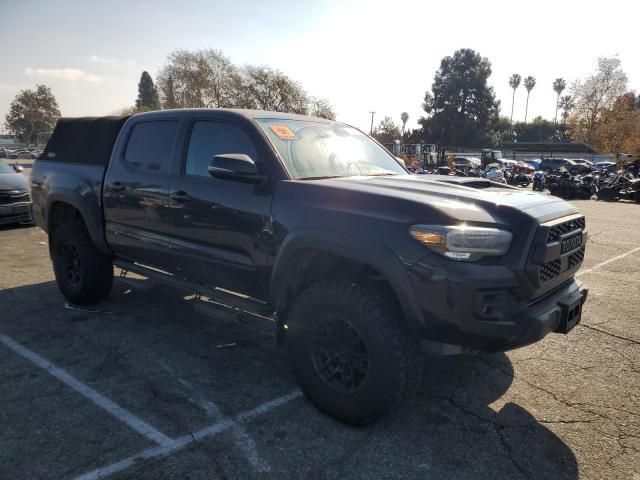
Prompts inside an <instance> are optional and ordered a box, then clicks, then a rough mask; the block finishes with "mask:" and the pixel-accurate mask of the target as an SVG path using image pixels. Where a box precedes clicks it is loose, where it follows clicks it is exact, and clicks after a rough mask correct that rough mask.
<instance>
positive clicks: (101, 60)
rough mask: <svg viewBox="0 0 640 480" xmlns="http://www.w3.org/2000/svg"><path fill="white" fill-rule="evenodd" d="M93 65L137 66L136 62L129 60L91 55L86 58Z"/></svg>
mask: <svg viewBox="0 0 640 480" xmlns="http://www.w3.org/2000/svg"><path fill="white" fill-rule="evenodd" d="M85 59H86V60H88V61H89V62H91V63H96V64H100V65H110V66H119V65H135V64H136V62H135V61H134V60H129V59H121V58H110V57H103V56H101V55H89V56H88V57H85Z"/></svg>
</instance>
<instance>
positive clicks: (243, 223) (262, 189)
mask: <svg viewBox="0 0 640 480" xmlns="http://www.w3.org/2000/svg"><path fill="white" fill-rule="evenodd" d="M255 135H256V132H255V131H253V130H251V129H250V128H247V127H246V126H241V125H239V124H236V123H234V122H233V121H232V120H230V119H224V120H223V119H220V120H217V119H215V118H212V117H209V118H203V119H193V120H191V122H190V124H189V126H188V127H187V132H186V141H185V145H184V147H183V149H182V153H181V155H180V159H179V162H178V165H179V167H178V171H176V172H175V173H174V174H173V175H172V178H171V185H170V189H169V190H170V192H169V193H170V197H169V210H170V212H171V213H170V214H171V216H172V221H171V226H170V230H169V233H170V235H171V239H170V241H171V242H172V251H173V253H172V261H173V262H174V263H175V265H174V268H173V269H172V270H174V271H175V270H178V271H179V272H180V273H182V274H183V275H184V276H185V277H187V278H189V279H192V280H195V281H199V282H201V283H204V284H207V285H210V286H215V287H222V288H225V289H228V290H233V291H236V292H241V293H244V294H247V295H250V296H252V297H257V298H264V295H265V293H266V292H264V291H263V286H264V285H265V283H266V282H265V275H266V257H267V252H266V248H267V246H268V238H269V235H270V234H269V232H270V228H271V227H270V222H269V217H270V211H271V199H272V189H271V187H270V185H269V184H265V185H251V184H247V183H240V182H236V181H231V180H221V179H218V178H213V177H212V176H211V175H209V172H208V170H207V168H208V167H209V166H210V165H211V160H212V159H213V157H214V156H215V155H219V154H228V153H241V154H245V155H248V156H249V157H251V159H252V160H254V162H256V164H258V166H259V168H261V167H260V165H261V163H262V161H261V160H262V159H261V158H259V157H258V152H259V149H258V148H256V145H255V143H256V142H255V139H254V138H252V137H254V136H255Z"/></svg>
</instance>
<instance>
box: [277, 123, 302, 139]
mask: <svg viewBox="0 0 640 480" xmlns="http://www.w3.org/2000/svg"><path fill="white" fill-rule="evenodd" d="M271 130H273V133H275V134H276V135H277V136H278V138H279V139H280V140H295V139H296V134H295V133H293V130H291V129H290V128H289V127H287V126H286V125H271Z"/></svg>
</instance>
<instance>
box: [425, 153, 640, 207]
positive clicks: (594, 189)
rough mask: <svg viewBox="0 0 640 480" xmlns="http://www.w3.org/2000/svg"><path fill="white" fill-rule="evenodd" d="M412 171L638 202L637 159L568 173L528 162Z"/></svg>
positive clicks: (577, 196) (639, 175)
mask: <svg viewBox="0 0 640 480" xmlns="http://www.w3.org/2000/svg"><path fill="white" fill-rule="evenodd" d="M415 173H418V174H424V173H433V174H439V175H456V176H462V177H486V178H488V179H490V180H492V181H494V182H498V183H506V184H509V185H513V186H519V187H525V188H526V187H528V186H529V185H531V184H533V187H532V188H533V190H534V191H537V192H542V191H544V190H549V193H551V195H554V196H557V197H560V198H563V199H566V200H572V199H590V198H592V197H593V196H594V195H595V197H596V198H597V199H598V200H603V201H608V202H611V201H617V200H633V201H636V202H638V203H640V160H638V161H636V162H634V163H632V164H630V165H627V166H626V167H625V168H623V169H620V170H608V169H606V168H604V169H602V170H600V171H598V170H596V169H592V170H591V171H587V172H585V171H584V169H582V171H581V172H579V173H578V172H570V171H568V170H567V169H566V168H564V167H561V168H560V169H558V170H546V171H542V170H534V169H533V168H532V167H531V166H530V165H527V164H524V163H522V164H518V165H515V166H513V167H512V168H503V169H499V168H490V169H487V170H483V169H479V168H478V169H477V168H460V167H458V168H450V167H447V166H442V167H437V168H436V169H435V170H433V171H425V170H422V171H417V172H415Z"/></svg>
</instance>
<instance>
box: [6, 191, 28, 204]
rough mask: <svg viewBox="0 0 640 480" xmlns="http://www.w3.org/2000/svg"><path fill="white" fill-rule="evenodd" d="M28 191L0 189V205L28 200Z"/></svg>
mask: <svg viewBox="0 0 640 480" xmlns="http://www.w3.org/2000/svg"><path fill="white" fill-rule="evenodd" d="M28 201H29V192H27V191H24V190H9V191H6V190H5V191H0V205H10V204H12V203H19V202H28Z"/></svg>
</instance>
